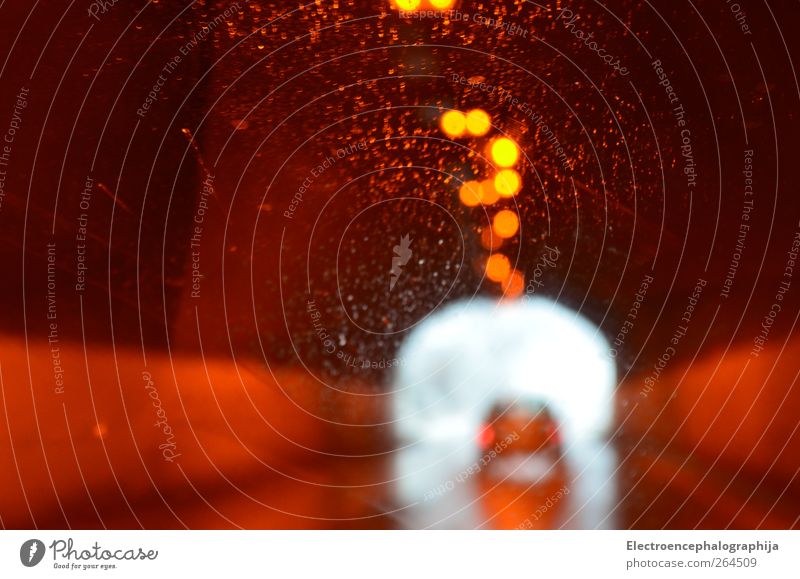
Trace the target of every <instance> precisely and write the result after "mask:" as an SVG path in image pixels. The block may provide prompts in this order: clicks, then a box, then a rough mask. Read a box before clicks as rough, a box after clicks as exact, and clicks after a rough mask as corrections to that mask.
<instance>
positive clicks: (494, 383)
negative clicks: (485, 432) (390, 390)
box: [393, 298, 616, 527]
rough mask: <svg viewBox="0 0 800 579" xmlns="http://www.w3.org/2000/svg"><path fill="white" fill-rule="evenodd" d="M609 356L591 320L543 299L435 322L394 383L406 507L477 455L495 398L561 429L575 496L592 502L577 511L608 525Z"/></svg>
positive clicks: (592, 522) (410, 346)
mask: <svg viewBox="0 0 800 579" xmlns="http://www.w3.org/2000/svg"><path fill="white" fill-rule="evenodd" d="M608 352H609V344H608V342H607V341H606V339H605V338H604V336H603V335H602V334H601V333H600V332H599V330H598V329H597V328H596V327H595V326H594V325H593V324H591V323H590V322H589V321H587V320H586V319H584V318H582V317H581V316H579V315H577V314H576V312H574V311H572V310H569V309H568V308H565V307H563V306H560V305H558V304H556V303H554V302H552V301H549V300H545V299H540V298H531V299H522V300H515V301H506V302H501V303H498V302H494V301H491V300H486V299H477V300H472V301H469V302H461V303H457V304H453V305H450V306H448V307H446V308H444V309H443V310H442V311H441V312H437V313H436V314H435V315H433V316H431V317H430V318H429V319H428V320H426V321H425V322H424V323H423V324H421V325H420V326H419V327H418V328H417V329H416V331H415V332H414V333H413V334H412V335H411V336H409V338H408V339H407V341H406V343H405V344H404V345H403V348H402V349H401V352H400V359H402V360H403V361H404V364H402V365H401V366H400V368H399V370H398V374H397V376H396V380H395V390H394V395H393V419H394V421H395V422H394V430H395V433H396V435H397V437H398V440H399V443H400V445H401V447H402V448H405V450H401V451H400V452H398V454H397V460H396V476H397V477H398V493H399V497H400V499H401V501H408V502H409V503H413V502H415V501H419V500H420V498H421V497H420V495H421V493H425V492H426V490H427V489H429V488H434V487H436V486H437V485H439V484H441V483H442V480H440V479H445V481H446V479H447V477H448V476H450V474H448V473H451V472H452V471H453V469H455V470H456V471H458V470H459V469H460V468H462V467H463V466H465V465H468V464H469V463H470V461H474V460H477V459H478V458H479V456H480V454H481V451H480V449H479V447H478V445H477V441H476V438H477V434H478V432H479V431H480V428H481V425H482V424H483V422H484V421H485V420H486V419H487V417H488V415H489V413H490V411H491V408H492V406H493V405H494V404H495V403H496V402H498V401H504V402H507V401H509V400H515V399H519V398H522V399H525V400H531V399H533V400H536V401H539V402H543V403H545V404H547V406H548V407H549V409H550V411H551V414H552V415H553V416H554V417H555V419H556V420H557V422H558V423H559V427H560V430H561V437H562V445H563V447H564V451H565V457H566V461H567V463H568V466H569V468H570V469H571V471H572V474H573V476H574V480H573V482H574V484H575V487H576V490H577V491H578V492H576V493H575V495H574V497H576V498H577V500H579V501H583V502H584V503H585V504H578V505H576V508H577V509H580V512H581V514H579V515H578V516H577V519H576V520H577V521H578V522H577V523H576V525H577V526H580V527H595V526H608V525H609V524H610V520H606V521H605V522H602V523H601V520H602V519H603V517H604V516H605V514H608V513H607V512H606V513H605V514H603V513H604V512H605V511H608V510H609V509H610V508H611V506H613V505H611V504H610V503H611V502H612V501H613V500H614V494H615V493H614V489H613V487H614V484H613V476H612V474H611V473H612V472H613V470H614V468H615V459H614V454H613V451H612V450H611V449H610V447H608V446H607V445H606V443H605V436H606V434H607V431H608V429H609V427H610V425H611V421H612V418H613V394H614V388H615V385H616V368H615V364H614V361H613V360H612V359H611V357H610V356H609V354H608ZM578 487H580V488H578ZM464 499H465V497H464V496H463V493H462V496H460V497H457V496H452V497H450V498H449V499H448V500H450V501H451V502H453V501H455V500H459V501H463V500H464ZM457 506H458V505H456V504H453V505H451V507H452V508H456V507H457ZM461 514H462V515H463V513H461ZM476 516H477V515H476ZM458 520H459V521H462V523H459V524H463V516H460V517H459V519H458ZM453 521H455V519H453V520H450V521H449V522H448V521H441V522H440V521H433V522H432V523H433V524H438V525H439V526H443V527H448V526H452V524H453Z"/></svg>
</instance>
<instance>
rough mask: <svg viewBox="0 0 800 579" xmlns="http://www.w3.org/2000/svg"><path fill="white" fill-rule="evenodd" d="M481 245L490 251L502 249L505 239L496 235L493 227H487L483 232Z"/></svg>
mask: <svg viewBox="0 0 800 579" xmlns="http://www.w3.org/2000/svg"><path fill="white" fill-rule="evenodd" d="M481 245H482V246H483V247H484V248H485V249H488V250H490V251H491V250H495V249H500V247H501V246H502V245H503V238H502V237H498V236H497V235H495V234H494V233H493V232H492V228H491V227H486V228H485V229H484V230H483V231H481Z"/></svg>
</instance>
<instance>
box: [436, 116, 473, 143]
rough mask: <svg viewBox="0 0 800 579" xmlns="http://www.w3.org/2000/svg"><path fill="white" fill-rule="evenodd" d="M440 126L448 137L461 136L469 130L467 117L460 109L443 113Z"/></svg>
mask: <svg viewBox="0 0 800 579" xmlns="http://www.w3.org/2000/svg"><path fill="white" fill-rule="evenodd" d="M440 126H441V127H442V131H444V134H445V135H447V136H448V137H460V136H462V135H463V134H464V131H466V130H467V119H466V117H465V116H464V113H462V112H460V111H447V112H446V113H444V114H443V115H442V119H441V121H440Z"/></svg>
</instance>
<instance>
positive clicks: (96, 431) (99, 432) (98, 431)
mask: <svg viewBox="0 0 800 579" xmlns="http://www.w3.org/2000/svg"><path fill="white" fill-rule="evenodd" d="M107 433H108V427H107V426H106V425H105V424H103V423H102V422H98V423H97V424H95V425H94V428H93V429H92V434H93V435H94V437H95V438H105V436H106V434H107Z"/></svg>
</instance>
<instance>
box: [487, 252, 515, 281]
mask: <svg viewBox="0 0 800 579" xmlns="http://www.w3.org/2000/svg"><path fill="white" fill-rule="evenodd" d="M510 273H511V262H509V261H508V258H507V257H506V256H505V255H503V254H502V253H494V254H492V255H490V256H489V259H487V260H486V277H488V278H489V279H490V280H492V281H496V282H497V283H502V282H503V281H505V279H506V278H507V277H508V275H509V274H510Z"/></svg>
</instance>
